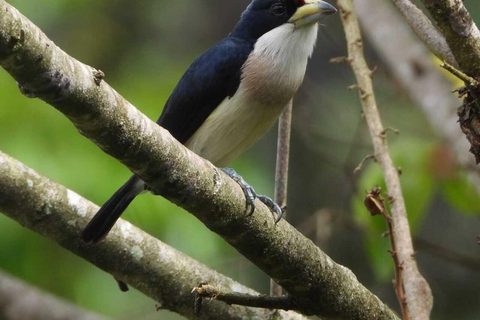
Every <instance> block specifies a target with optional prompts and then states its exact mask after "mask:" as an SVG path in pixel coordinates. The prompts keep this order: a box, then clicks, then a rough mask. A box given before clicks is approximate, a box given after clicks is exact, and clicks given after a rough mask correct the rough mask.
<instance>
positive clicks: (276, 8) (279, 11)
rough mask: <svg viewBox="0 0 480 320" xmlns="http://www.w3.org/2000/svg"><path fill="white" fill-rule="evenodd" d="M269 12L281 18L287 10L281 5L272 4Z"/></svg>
mask: <svg viewBox="0 0 480 320" xmlns="http://www.w3.org/2000/svg"><path fill="white" fill-rule="evenodd" d="M270 11H271V12H272V13H273V14H274V15H276V16H283V15H284V14H285V13H286V12H287V10H286V9H285V6H284V5H283V4H279V3H277V4H274V5H273V6H272V7H271V8H270Z"/></svg>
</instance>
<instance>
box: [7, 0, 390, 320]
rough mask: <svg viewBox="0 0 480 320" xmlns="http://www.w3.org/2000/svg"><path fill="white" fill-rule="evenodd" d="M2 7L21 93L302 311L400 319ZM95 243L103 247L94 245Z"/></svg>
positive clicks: (11, 69)
mask: <svg viewBox="0 0 480 320" xmlns="http://www.w3.org/2000/svg"><path fill="white" fill-rule="evenodd" d="M0 12H2V14H1V15H0V65H2V67H3V68H4V69H5V70H7V71H8V72H9V73H10V74H11V75H12V77H13V78H14V79H15V80H17V81H18V82H19V83H20V84H21V86H22V87H23V88H24V89H25V90H27V91H29V92H31V93H33V94H35V95H36V96H37V97H39V98H41V99H42V100H44V101H46V102H48V103H49V104H51V105H53V106H54V107H55V108H57V109H58V110H59V111H61V112H62V113H63V114H64V115H66V116H67V117H68V118H69V119H70V120H71V121H72V122H73V123H74V125H75V126H76V127H77V128H78V130H79V131H80V133H82V134H83V135H84V136H86V137H87V138H89V139H91V140H92V141H93V142H95V143H96V144H97V145H98V146H99V147H101V148H102V149H103V150H104V151H106V152H107V153H109V154H110V155H112V156H113V157H115V158H116V159H118V160H119V161H121V162H122V163H123V164H125V165H126V166H127V167H129V168H130V169H131V170H132V171H133V172H135V173H136V174H137V175H138V176H139V177H140V178H142V180H144V181H145V182H146V183H147V184H148V185H149V186H150V187H151V188H152V190H154V191H155V192H156V193H158V194H161V195H162V196H164V197H165V198H167V199H169V200H170V201H172V202H174V203H176V204H178V205H179V206H181V207H183V208H184V209H186V210H187V211H189V212H191V213H192V214H194V215H195V216H196V217H197V218H198V219H199V220H201V221H202V222H203V223H204V224H205V225H206V226H207V227H208V228H209V229H211V230H212V231H214V232H216V233H217V234H219V235H220V236H222V237H223V238H224V239H225V240H226V241H227V242H228V243H230V244H231V245H232V246H234V247H235V248H236V249H237V250H238V251H239V252H240V253H242V254H243V255H244V256H245V257H247V258H248V259H249V260H250V261H252V262H253V263H255V264H256V265H257V266H258V267H259V268H261V269H262V270H263V271H265V272H266V273H267V274H268V275H269V276H270V277H271V278H273V279H274V280H275V281H276V282H277V283H278V284H280V285H281V286H282V287H283V288H284V289H286V290H287V291H288V293H289V294H290V296H291V297H292V299H293V300H294V302H295V303H296V305H298V306H299V308H300V309H301V310H302V312H304V313H306V314H315V315H318V316H326V317H333V318H344V319H358V320H367V319H368V320H369V319H379V320H383V319H397V316H396V315H395V314H394V313H393V312H392V311H391V310H390V309H388V307H386V306H385V305H384V304H383V303H382V302H381V301H380V300H379V299H378V298H377V297H376V296H375V295H373V294H372V293H371V292H369V291H368V290H367V289H366V288H365V287H363V286H362V285H361V284H360V283H359V282H358V280H357V279H356V277H355V275H354V274H353V273H352V272H351V271H350V270H348V269H347V268H345V267H343V266H340V265H338V264H336V263H335V262H333V261H332V260H331V259H330V257H328V256H327V255H326V254H325V253H323V252H322V251H321V250H320V249H319V248H318V247H316V246H315V245H314V244H313V243H312V242H311V241H310V240H309V239H307V238H305V237H304V236H303V235H301V234H300V233H299V232H298V231H297V230H296V229H295V228H293V227H292V226H291V225H289V224H288V223H287V222H285V221H280V222H279V223H278V224H275V223H274V221H273V219H272V217H271V213H270V211H269V209H268V208H267V207H266V206H265V205H263V204H262V203H260V202H259V201H257V202H256V205H257V210H256V212H255V214H254V215H253V216H252V217H247V216H246V215H245V198H244V195H243V192H242V191H241V189H240V187H239V186H238V184H236V183H235V182H234V181H232V180H231V179H230V178H228V177H227V176H226V175H225V174H223V173H222V172H221V171H220V170H218V169H216V168H215V167H214V166H213V165H212V164H211V163H209V162H207V161H205V160H204V159H202V158H200V157H199V156H197V155H195V154H194V153H192V152H191V151H189V150H188V149H186V148H185V147H184V146H182V145H181V144H179V143H178V141H176V140H175V139H174V138H173V137H172V136H171V135H170V134H169V133H168V132H167V131H166V130H164V129H163V128H160V127H159V126H158V125H156V124H155V123H154V122H152V121H150V120H149V119H148V118H146V117H145V116H144V115H143V114H142V113H140V112H139V111H138V110H137V109H135V108H134V107H133V106H132V105H131V104H130V103H128V102H127V101H126V100H124V99H123V98H122V97H121V96H120V95H119V94H118V93H117V92H115V90H114V89H112V88H111V87H110V86H108V84H106V83H105V82H104V81H102V79H101V78H102V77H100V76H99V75H100V73H99V72H96V70H93V69H92V68H91V67H88V66H86V65H84V64H82V63H80V62H78V61H76V60H75V59H73V58H71V57H70V56H68V55H67V54H66V53H64V52H63V51H61V50H60V49H59V48H58V47H56V46H55V44H54V43H53V42H52V41H51V40H49V39H48V38H47V37H46V36H45V35H44V34H43V33H42V32H41V31H40V30H39V29H38V28H37V27H36V26H35V25H33V23H31V22H30V21H28V19H26V18H25V17H24V16H22V15H21V14H20V13H19V12H18V11H17V10H16V9H15V8H13V7H12V6H10V5H8V4H7V3H6V2H5V1H3V0H0ZM82 222H83V221H82ZM82 225H83V224H82ZM127 235H128V233H125V234H124V236H125V237H126V236H127ZM107 239H108V238H107ZM68 240H69V241H72V242H74V243H78V242H76V241H78V240H77V239H68ZM102 245H106V244H101V245H100V246H99V247H98V248H101V247H102ZM92 250H99V249H97V248H94V249H92ZM121 280H123V279H121ZM127 282H128V281H127ZM196 283H198V282H196ZM212 283H213V282H212Z"/></svg>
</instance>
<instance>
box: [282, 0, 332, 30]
mask: <svg viewBox="0 0 480 320" xmlns="http://www.w3.org/2000/svg"><path fill="white" fill-rule="evenodd" d="M335 12H337V9H335V7H334V6H332V5H331V4H329V3H328V2H325V1H320V0H305V4H304V5H303V6H301V7H299V8H298V9H297V11H296V12H295V14H294V15H293V16H292V17H291V18H290V20H288V22H290V23H293V24H295V27H296V28H301V27H304V26H307V25H310V24H313V23H317V22H319V21H320V20H322V18H324V17H326V16H328V15H331V14H333V13H335Z"/></svg>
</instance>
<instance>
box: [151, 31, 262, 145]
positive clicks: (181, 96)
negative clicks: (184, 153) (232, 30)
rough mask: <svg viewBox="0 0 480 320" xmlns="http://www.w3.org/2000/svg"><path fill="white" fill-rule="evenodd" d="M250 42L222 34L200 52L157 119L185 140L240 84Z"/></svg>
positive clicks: (175, 135) (180, 139) (250, 47)
mask: <svg viewBox="0 0 480 320" xmlns="http://www.w3.org/2000/svg"><path fill="white" fill-rule="evenodd" d="M252 49H253V45H252V44H250V43H248V42H246V41H243V40H240V39H236V38H226V39H225V40H223V41H222V42H220V43H218V44H217V45H215V46H214V47H212V48H211V49H210V50H208V51H206V52H205V53H204V54H202V55H201V56H200V57H199V58H198V59H197V60H195V62H194V63H193V64H192V65H191V66H190V68H189V69H188V70H187V71H186V72H185V74H184V75H183V77H182V78H181V79H180V82H179V83H178V84H177V86H176V88H175V90H174V91H173V93H172V94H171V96H170V98H169V99H168V101H167V103H166V105H165V108H164V109H163V112H162V114H161V116H160V118H159V119H158V121H157V123H158V124H159V125H160V126H162V127H164V128H165V129H167V130H168V131H169V132H170V133H171V134H172V135H173V136H174V137H175V138H176V139H177V140H178V141H180V142H181V143H185V142H186V141H187V140H188V139H190V137H191V136H192V135H193V134H194V133H195V132H196V131H197V129H198V128H199V127H200V126H201V125H202V123H203V122H204V121H205V120H206V119H207V118H208V116H209V115H210V114H211V113H212V112H213V110H215V108H216V107H217V106H219V105H220V103H221V102H222V101H223V100H225V99H226V98H227V97H232V96H233V95H234V94H235V92H236V91H237V89H238V87H239V85H240V77H241V69H242V66H243V64H244V63H245V61H246V60H247V58H248V56H249V54H250V52H251V51H252Z"/></svg>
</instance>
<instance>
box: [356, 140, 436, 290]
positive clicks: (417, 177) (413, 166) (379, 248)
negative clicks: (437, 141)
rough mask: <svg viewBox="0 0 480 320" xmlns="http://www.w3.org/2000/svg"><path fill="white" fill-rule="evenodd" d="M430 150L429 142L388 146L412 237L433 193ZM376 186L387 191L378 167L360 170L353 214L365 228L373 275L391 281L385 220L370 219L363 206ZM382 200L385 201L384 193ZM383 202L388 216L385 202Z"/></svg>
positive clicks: (373, 165) (416, 141)
mask: <svg viewBox="0 0 480 320" xmlns="http://www.w3.org/2000/svg"><path fill="white" fill-rule="evenodd" d="M431 147H432V145H431V144H430V143H426V142H423V141H419V140H406V139H401V140H399V141H397V142H396V143H394V144H392V145H391V151H390V152H391V155H392V158H393V161H394V163H395V165H396V166H397V167H401V168H402V175H401V176H400V182H401V184H402V191H403V196H404V199H405V203H406V206H407V214H408V219H409V223H410V228H411V230H412V233H413V234H415V233H416V232H417V230H418V229H419V226H420V224H421V222H422V220H423V217H424V216H425V213H426V211H427V209H428V207H429V205H430V203H431V200H432V197H433V193H434V190H435V188H434V187H435V183H434V181H433V178H432V175H431V173H430V170H428V160H429V158H430V150H431ZM377 185H378V186H380V187H381V188H382V190H383V191H385V192H387V191H388V190H387V189H386V187H385V182H384V179H383V175H382V173H381V170H380V167H379V165H378V164H377V163H370V164H369V165H368V166H367V167H366V168H365V169H364V170H363V171H362V173H361V177H360V179H359V181H358V190H359V191H358V193H357V195H356V196H355V197H354V199H353V212H354V217H355V220H356V221H357V222H358V223H359V224H361V225H362V226H363V227H365V230H366V246H367V252H368V256H369V258H370V260H371V263H372V267H373V268H374V271H375V274H376V276H377V277H378V279H379V280H380V281H390V280H391V279H392V277H393V262H392V258H391V256H390V254H389V253H388V250H389V249H390V241H389V238H388V237H387V238H382V234H384V233H385V231H387V225H386V222H385V219H383V218H382V217H380V216H375V217H372V216H370V214H369V213H368V211H367V209H366V208H365V206H364V204H363V201H364V198H365V195H366V192H367V191H369V190H371V189H373V188H374V187H375V186H377ZM384 197H385V198H387V196H386V194H384ZM386 202H387V209H388V210H389V212H390V213H391V211H390V208H389V206H388V201H386Z"/></svg>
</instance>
